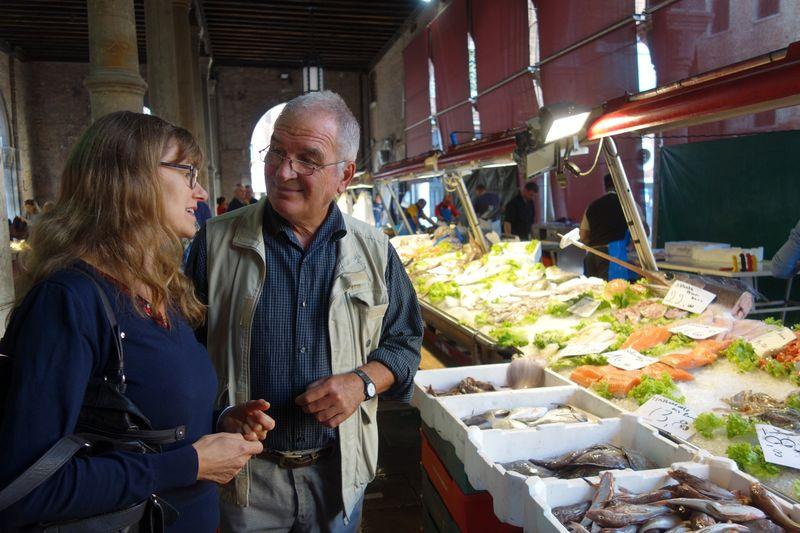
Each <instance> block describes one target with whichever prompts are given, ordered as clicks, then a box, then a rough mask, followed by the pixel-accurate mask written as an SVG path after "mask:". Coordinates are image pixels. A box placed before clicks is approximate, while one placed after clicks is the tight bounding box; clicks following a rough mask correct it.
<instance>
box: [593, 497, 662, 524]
mask: <svg viewBox="0 0 800 533" xmlns="http://www.w3.org/2000/svg"><path fill="white" fill-rule="evenodd" d="M670 513H672V510H671V509H670V508H669V507H667V506H666V505H629V504H627V503H623V504H620V505H617V506H615V507H606V508H605V509H591V510H589V511H586V517H587V518H589V519H590V520H592V521H593V522H597V524H598V525H600V526H604V527H623V526H627V525H629V524H641V523H643V522H647V521H648V520H650V519H652V518H655V517H657V516H661V515H664V514H670Z"/></svg>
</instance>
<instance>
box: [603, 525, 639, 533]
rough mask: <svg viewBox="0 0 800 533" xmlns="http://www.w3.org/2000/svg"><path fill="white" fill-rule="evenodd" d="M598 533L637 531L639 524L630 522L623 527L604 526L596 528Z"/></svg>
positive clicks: (630, 532)
mask: <svg viewBox="0 0 800 533" xmlns="http://www.w3.org/2000/svg"><path fill="white" fill-rule="evenodd" d="M597 531H598V532H599V533H636V532H637V531H639V526H637V525H636V524H630V525H627V526H624V527H604V528H602V529H598V530H597Z"/></svg>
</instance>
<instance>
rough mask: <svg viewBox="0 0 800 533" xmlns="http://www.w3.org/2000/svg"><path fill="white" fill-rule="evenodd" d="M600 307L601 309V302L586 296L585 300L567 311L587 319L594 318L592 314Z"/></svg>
mask: <svg viewBox="0 0 800 533" xmlns="http://www.w3.org/2000/svg"><path fill="white" fill-rule="evenodd" d="M598 307H600V302H599V301H598V300H595V299H594V298H589V297H587V296H584V297H583V298H581V299H580V300H578V301H577V302H575V303H574V304H572V305H571V306H569V308H567V311H569V312H570V313H572V314H573V315H576V316H579V317H581V318H587V317H590V316H592V313H594V312H595V311H597V308H598Z"/></svg>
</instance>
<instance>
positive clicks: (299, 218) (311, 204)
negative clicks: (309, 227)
mask: <svg viewBox="0 0 800 533" xmlns="http://www.w3.org/2000/svg"><path fill="white" fill-rule="evenodd" d="M337 129H338V128H337V127H336V122H335V121H334V119H333V117H332V116H331V115H330V114H328V113H324V112H323V113H320V112H318V111H317V112H309V111H305V112H303V111H301V112H299V113H297V114H296V115H294V116H288V117H280V118H279V119H278V122H277V123H276V124H275V130H274V131H273V133H272V140H271V141H270V150H273V151H275V152H277V153H280V154H281V155H282V156H284V157H285V158H289V159H292V161H305V162H308V163H311V164H314V165H327V164H329V163H333V162H335V161H339V160H340V159H341V158H340V157H339V154H338V150H337V148H338V146H337V142H336V139H337V133H338V131H337ZM342 166H344V170H342V168H341V167H342ZM295 168H297V167H295ZM354 172H355V164H354V163H353V162H349V161H348V162H346V163H343V164H342V165H330V166H326V167H323V168H320V169H318V170H315V171H314V173H313V174H311V175H310V176H302V175H299V174H297V173H296V172H295V171H294V170H293V169H292V168H290V165H289V161H288V160H286V159H284V161H283V162H280V163H277V164H275V165H271V164H266V165H264V175H265V177H266V180H267V186H268V190H269V194H268V197H269V202H270V204H271V205H272V207H273V209H275V211H277V212H278V213H279V214H280V215H281V216H282V217H283V218H285V219H286V220H288V221H289V222H290V223H302V222H304V221H309V220H310V221H315V220H317V219H319V218H320V217H324V216H325V214H326V213H327V212H328V207H329V206H330V203H331V202H332V201H333V199H334V198H335V197H336V196H337V195H338V194H340V193H342V192H344V190H345V189H346V188H347V185H348V184H349V183H350V180H351V179H352V178H353V174H354Z"/></svg>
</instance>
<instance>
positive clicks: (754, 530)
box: [742, 518, 786, 533]
mask: <svg viewBox="0 0 800 533" xmlns="http://www.w3.org/2000/svg"><path fill="white" fill-rule="evenodd" d="M742 525H743V526H747V527H748V528H749V529H750V532H751V533H784V531H786V530H785V529H783V528H782V527H781V526H779V525H778V524H776V523H775V522H773V521H772V520H769V519H767V518H762V519H761V520H751V521H750V522H743V523H742Z"/></svg>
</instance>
